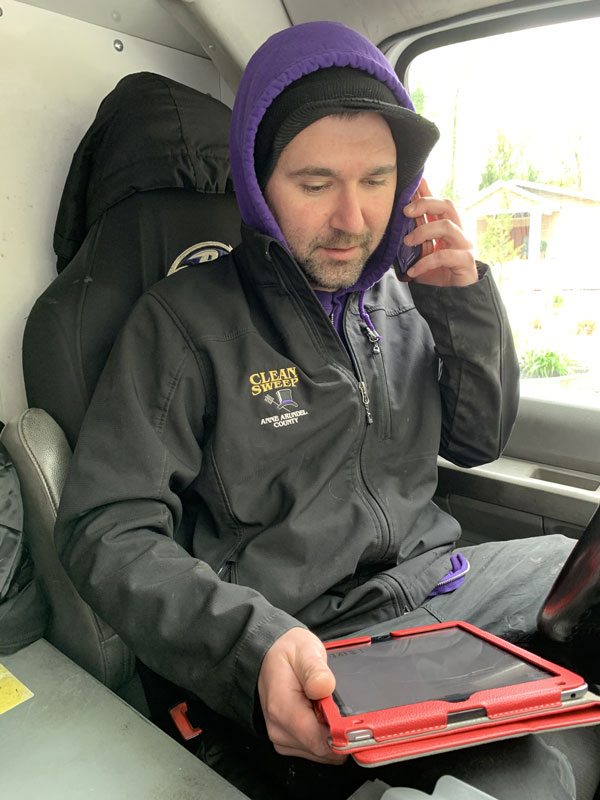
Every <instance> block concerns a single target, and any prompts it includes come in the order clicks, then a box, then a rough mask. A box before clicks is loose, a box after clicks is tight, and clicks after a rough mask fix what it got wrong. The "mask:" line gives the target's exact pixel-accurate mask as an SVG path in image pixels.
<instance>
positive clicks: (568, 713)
mask: <svg viewBox="0 0 600 800" xmlns="http://www.w3.org/2000/svg"><path fill="white" fill-rule="evenodd" d="M445 628H461V629H463V630H465V631H468V632H469V633H471V634H473V635H475V636H477V637H479V638H481V639H484V640H485V641H487V642H489V643H490V644H493V645H496V646H497V647H500V648H501V649H503V650H505V651H507V652H509V653H511V654H513V655H515V656H517V657H518V658H521V659H523V660H524V661H526V662H528V663H530V664H533V665H534V666H537V667H539V668H541V669H543V670H546V671H547V672H549V673H550V676H549V677H548V678H546V679H542V680H538V681H533V682H529V683H520V684H514V685H512V686H504V687H502V688H499V689H489V690H485V691H479V692H475V693H474V694H472V695H471V697H469V698H468V700H464V701H459V702H452V703H450V702H447V701H444V700H429V701H427V702H421V703H415V704H413V705H406V706H399V707H396V708H386V709H383V710H381V711H371V712H368V713H364V714H356V715H350V716H342V715H341V714H340V711H339V709H338V707H337V705H336V703H335V701H334V699H333V697H327V698H325V699H324V700H320V701H318V702H317V703H316V704H315V707H316V711H317V714H318V716H319V717H320V719H322V720H323V721H324V722H326V723H327V725H328V726H329V728H330V732H331V736H330V746H331V748H332V749H334V750H336V751H337V752H339V751H340V750H341V751H344V752H348V753H349V754H351V755H352V756H353V757H354V759H355V760H356V761H357V762H358V763H359V764H361V765H363V766H367V767H374V766H379V765H381V764H385V763H391V762H393V761H400V760H402V759H407V758H416V757H418V756H423V755H427V754H429V753H434V752H441V751H444V750H453V749H459V748H462V747H469V746H471V745H475V744H481V743H483V742H487V741H492V740H496V739H503V738H508V737H513V736H523V735H525V734H527V733H539V732H541V731H547V730H554V729H557V728H566V727H575V726H582V725H593V724H595V723H598V722H600V697H599V696H597V695H595V694H592V693H591V692H587V693H586V694H585V695H584V696H583V697H580V698H578V699H575V700H571V701H564V700H562V699H561V695H562V694H563V693H564V692H565V691H567V690H569V689H577V688H579V687H580V686H581V685H582V684H583V683H584V681H583V680H582V678H580V677H579V676H578V675H576V674H575V673H574V672H571V671H570V670H566V669H564V668H563V667H560V666H558V665H556V664H553V663H551V662H550V661H546V660H545V659H543V658H540V657H539V656H536V655H534V654H533V653H530V652H528V651H527V650H524V649H522V648H520V647H517V646H516V645H513V644H510V643H509V642H506V641H504V640H503V639H500V638H499V637H497V636H494V635H493V634H490V633H487V632H486V631H482V630H480V629H479V628H476V627H475V626H474V625H470V624H469V623H466V622H444V623H440V624H438V625H428V626H426V627H421V628H412V629H409V630H404V631H392V632H391V633H390V636H392V637H404V636H411V635H415V634H419V633H430V632H434V631H439V630H443V629H445ZM370 643H371V639H370V638H369V637H366V636H363V637H358V638H356V639H344V640H338V641H334V642H327V643H326V644H325V647H326V648H327V649H328V650H334V649H340V648H352V647H357V646H360V645H368V644H370ZM375 646H376V645H375ZM474 708H484V709H485V712H486V715H487V719H486V720H476V721H473V722H463V723H459V724H458V725H456V724H455V725H453V726H451V727H450V728H449V727H448V726H447V716H448V713H449V712H461V711H469V710H471V709H474ZM365 729H366V730H370V731H372V734H373V736H372V738H371V740H370V741H366V742H364V743H363V742H356V741H350V740H349V738H348V734H349V733H351V732H352V731H356V730H365Z"/></svg>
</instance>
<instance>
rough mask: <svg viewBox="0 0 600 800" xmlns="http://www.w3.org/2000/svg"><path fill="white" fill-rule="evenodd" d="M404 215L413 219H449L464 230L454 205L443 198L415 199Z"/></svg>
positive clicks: (406, 207) (405, 208)
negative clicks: (427, 217) (426, 217)
mask: <svg viewBox="0 0 600 800" xmlns="http://www.w3.org/2000/svg"><path fill="white" fill-rule="evenodd" d="M404 214H405V216H407V217H411V218H416V217H422V216H424V215H427V216H431V217H437V218H438V219H447V220H450V222H453V223H454V224H455V225H457V226H458V227H459V228H462V225H461V222H460V217H459V215H458V211H457V210H456V208H455V206H454V203H453V202H452V201H451V200H446V199H444V198H441V197H413V199H412V200H411V201H410V203H409V204H408V205H407V206H405V207H404Z"/></svg>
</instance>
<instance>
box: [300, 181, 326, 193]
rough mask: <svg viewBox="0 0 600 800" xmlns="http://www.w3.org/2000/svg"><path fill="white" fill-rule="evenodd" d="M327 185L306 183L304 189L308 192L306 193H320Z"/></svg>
mask: <svg viewBox="0 0 600 800" xmlns="http://www.w3.org/2000/svg"><path fill="white" fill-rule="evenodd" d="M326 187H327V184H326V183H319V184H314V183H304V184H302V191H303V192H306V194H318V193H319V192H322V191H323V190H324V189H325V188H326Z"/></svg>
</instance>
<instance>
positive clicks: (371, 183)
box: [365, 178, 387, 186]
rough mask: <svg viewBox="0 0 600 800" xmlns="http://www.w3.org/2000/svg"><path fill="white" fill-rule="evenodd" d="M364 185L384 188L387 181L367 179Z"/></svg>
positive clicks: (383, 179)
mask: <svg viewBox="0 0 600 800" xmlns="http://www.w3.org/2000/svg"><path fill="white" fill-rule="evenodd" d="M365 183H366V184H367V186H386V184H387V179H386V178H380V179H379V180H376V179H375V178H367V180H366V181H365Z"/></svg>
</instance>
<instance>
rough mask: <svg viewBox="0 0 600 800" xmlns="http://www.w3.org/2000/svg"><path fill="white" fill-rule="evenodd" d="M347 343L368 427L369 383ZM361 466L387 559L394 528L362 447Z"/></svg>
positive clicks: (369, 421)
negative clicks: (369, 476)
mask: <svg viewBox="0 0 600 800" xmlns="http://www.w3.org/2000/svg"><path fill="white" fill-rule="evenodd" d="M347 313H348V304H346V309H345V311H344V323H345V321H346V314H347ZM344 329H345V324H344ZM346 341H347V342H348V353H349V355H350V360H351V361H352V365H353V367H354V371H355V373H356V376H357V377H358V388H359V391H360V394H361V399H362V403H363V406H364V408H365V412H366V417H367V426H368V425H370V424H371V423H372V422H373V416H372V414H371V411H370V409H369V404H370V400H369V393H368V389H367V382H366V381H365V379H364V376H363V374H362V372H361V369H360V365H359V363H358V359H357V357H356V354H355V352H354V350H353V349H352V345H351V344H350V341H349V339H348V337H347V336H346ZM366 434H367V431H366V430H365V433H364V436H366ZM364 436H363V444H364ZM359 464H360V475H361V478H362V482H363V485H364V487H365V490H366V495H367V499H368V500H369V501H370V505H371V507H372V509H373V511H374V512H375V516H376V518H377V520H378V522H379V527H380V529H381V536H382V555H383V556H384V557H385V556H386V555H387V552H388V550H389V549H390V545H391V542H392V527H391V525H390V522H389V520H388V518H387V516H386V513H385V511H384V509H383V507H382V506H381V503H380V502H379V501H378V499H377V497H376V496H375V494H374V492H373V491H372V490H371V489H370V487H369V484H368V483H367V479H366V477H365V472H364V469H363V460H362V445H361V449H360V453H359ZM384 540H385V541H384Z"/></svg>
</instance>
